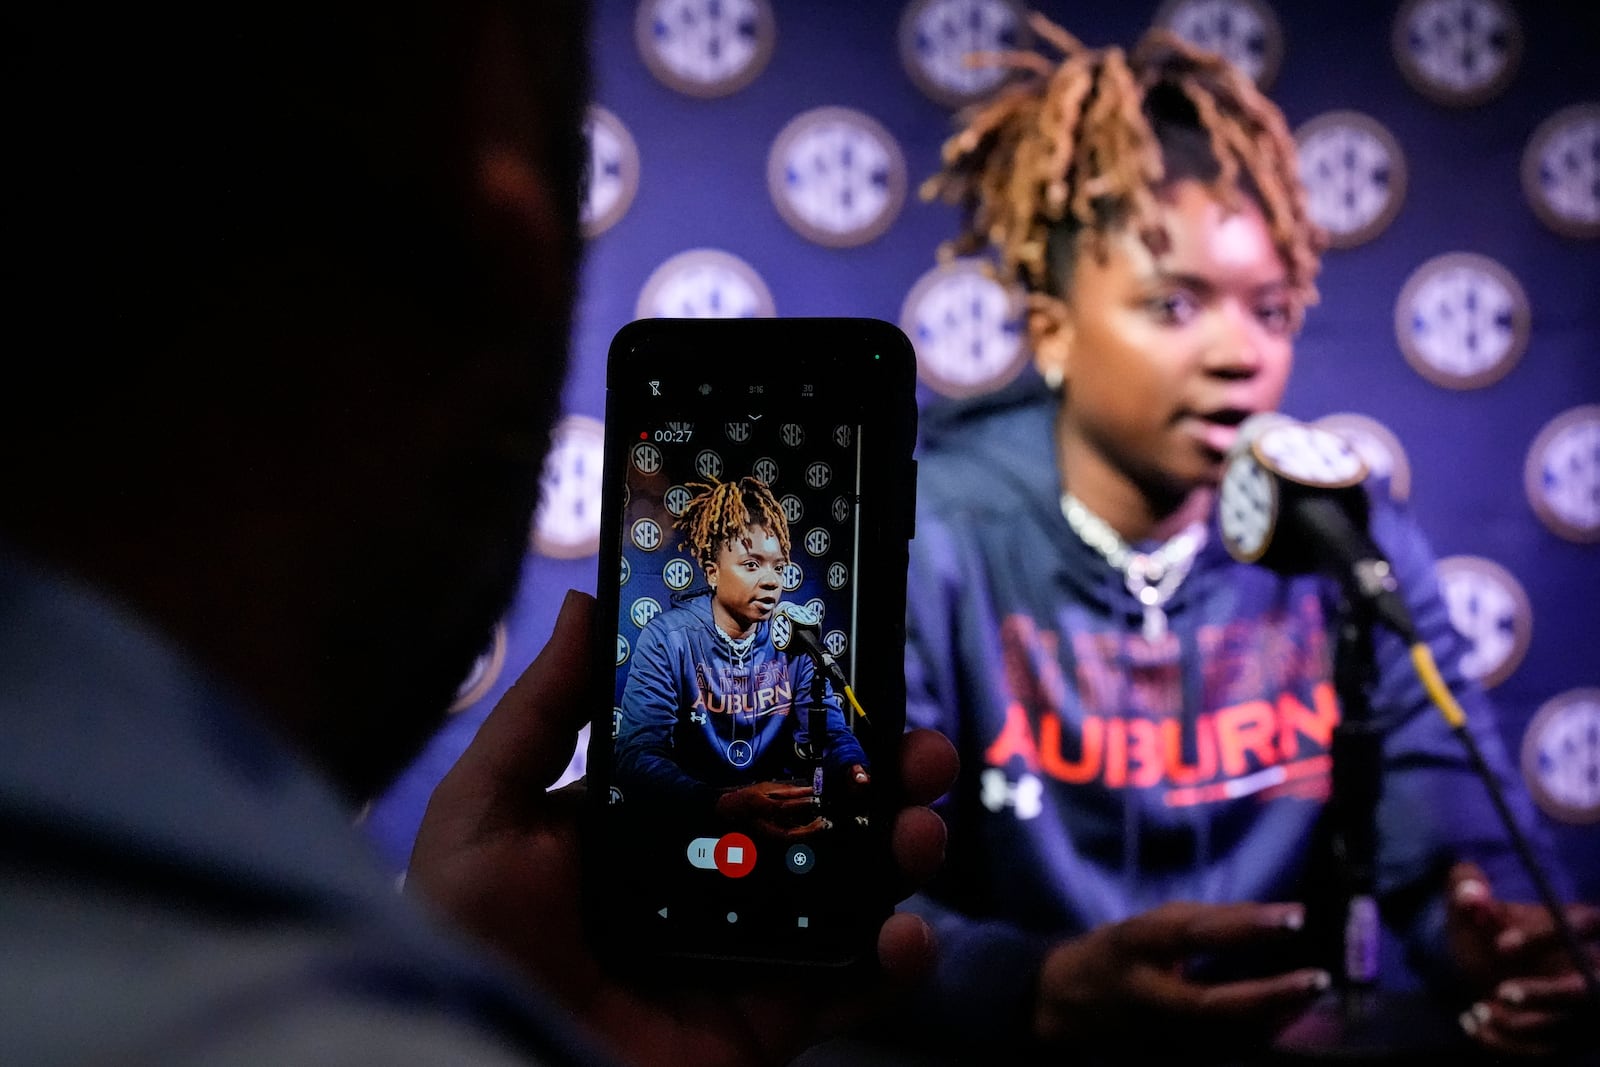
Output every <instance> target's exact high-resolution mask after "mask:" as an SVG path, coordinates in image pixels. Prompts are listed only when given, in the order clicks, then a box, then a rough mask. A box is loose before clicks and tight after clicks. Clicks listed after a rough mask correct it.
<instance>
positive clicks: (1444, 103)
mask: <svg viewBox="0 0 1600 1067" xmlns="http://www.w3.org/2000/svg"><path fill="white" fill-rule="evenodd" d="M1032 8H1033V9H1035V10H1038V11H1040V12H1042V13H1044V14H1045V15H1047V16H1049V17H1050V18H1052V19H1053V20H1054V21H1056V22H1058V23H1059V24H1061V25H1063V26H1064V27H1066V28H1067V29H1069V30H1071V31H1072V32H1073V33H1074V34H1076V35H1077V36H1079V37H1080V38H1081V39H1082V40H1083V41H1084V42H1085V43H1087V44H1089V45H1094V46H1099V45H1107V44H1121V45H1123V46H1129V45H1131V44H1132V43H1133V42H1134V41H1135V40H1136V39H1137V38H1138V36H1139V35H1140V33H1141V32H1142V31H1143V30H1144V29H1145V28H1146V27H1148V26H1149V25H1151V24H1153V23H1156V22H1159V23H1161V24H1164V25H1167V26H1169V27H1171V28H1172V29H1174V30H1175V31H1177V32H1179V33H1180V34H1182V35H1183V36H1185V37H1188V38H1189V39H1191V40H1193V41H1195V42H1196V43H1200V44H1203V45H1205V46H1207V47H1211V48H1215V49H1217V50H1220V51H1222V52H1224V54H1226V55H1228V56H1229V57H1230V58H1232V59H1233V60H1234V61H1235V62H1237V63H1239V65H1240V66H1241V67H1242V68H1244V69H1245V70H1246V71H1247V72H1248V73H1250V74H1251V75H1252V76H1253V77H1255V78H1256V79H1257V81H1258V82H1259V83H1260V84H1262V85H1263V86H1264V87H1265V88H1266V89H1267V90H1268V92H1269V93H1270V95H1271V96H1272V97H1273V98H1274V99H1275V100H1276V101H1277V102H1278V103H1279V105H1280V106H1281V107H1282V108H1283V109H1284V112H1285V114H1286V116H1287V118H1288V120H1289V123H1290V126H1291V129H1292V130H1293V132H1294V134H1295V136H1296V139H1297V141H1298V142H1299V144H1300V148H1301V156H1302V170H1303V174H1304V176H1305V178H1306V180H1307V182H1308V185H1309V187H1310V190H1311V196H1312V210H1313V214H1314V215H1315V217H1316V218H1317V220H1318V221H1319V222H1320V223H1321V224H1322V225H1324V226H1325V227H1326V228H1327V229H1328V230H1329V233H1330V235H1331V237H1332V240H1333V245H1334V246H1333V247H1332V248H1331V249H1330V250H1329V252H1328V253H1327V255H1326V257H1325V260H1324V266H1323V272H1322V275H1321V277H1320V279H1319V288H1320V290H1321V294H1322V301H1321V303H1320V305H1319V306H1317V307H1315V308H1313V309H1312V311H1311V312H1310V315H1309V317H1308V321H1307V324H1306V327H1305V329H1304V331H1303V333H1302V334H1301V336H1300V338H1299V341H1298V345H1297V357H1296V367H1295V372H1294V375H1293V377H1292V379H1291V383H1290V386H1289V392H1288V395H1287V397H1286V399H1285V402H1284V405H1283V407H1284V410H1285V411H1286V412H1288V413H1289V414H1291V415H1293V416H1295V417H1297V418H1301V419H1305V420H1316V421H1325V422H1326V423H1327V424H1329V425H1332V426H1333V427H1334V428H1336V429H1339V430H1340V431H1341V432H1344V433H1346V434H1347V435H1349V437H1350V438H1351V440H1352V441H1353V442H1354V443H1355V444H1356V445H1357V447H1358V448H1359V449H1360V451H1362V453H1363V454H1364V455H1365V456H1366V457H1367V459H1368V462H1369V464H1370V465H1371V466H1372V467H1373V468H1374V469H1375V471H1377V472H1378V473H1380V474H1382V475H1385V476H1386V478H1385V479H1383V482H1382V484H1384V485H1386V487H1387V488H1386V490H1384V491H1388V492H1390V493H1392V494H1394V495H1395V496H1396V497H1397V498H1401V499H1404V500H1406V501H1407V502H1408V504H1409V506H1410V508H1411V509H1412V510H1413V511H1414V513H1415V514H1416V515H1417V517H1418V519H1419V521H1420V522H1421V524H1422V526H1423V528H1424V530H1425V531H1426V533H1427V534H1428V536H1429V537H1430V539H1431V541H1432V543H1433V546H1434V548H1435V550H1436V552H1437V553H1438V555H1439V557H1440V564H1439V577H1440V581H1441V587H1442V589H1443V590H1444V593H1445V596H1446V599H1447V602H1448V604H1449V607H1450V611H1451V617H1452V620H1453V621H1454V622H1455V624H1456V625H1457V627H1458V628H1459V629H1461V630H1462V632H1463V633H1464V634H1466V635H1467V637H1468V638H1469V639H1470V640H1471V642H1472V651H1471V653H1470V655H1469V658H1468V660H1467V666H1468V669H1469V670H1470V671H1471V672H1472V673H1474V674H1475V675H1477V676H1478V677H1479V678H1481V679H1482V680H1483V682H1484V683H1485V684H1486V685H1488V686H1490V687H1491V689H1490V692H1491V696H1492V698H1493V699H1494V701H1495V703H1496V705H1497V706H1498V708H1499V711H1500V715H1501V718H1500V728H1501V731H1502V733H1503V735H1504V738H1505V741H1506V745H1507V747H1508V750H1509V751H1510V752H1511V753H1512V755H1513V758H1515V759H1518V760H1519V766H1520V768H1521V771H1522V775H1523V778H1524V781H1525V782H1526V784H1527V786H1528V788H1529V790H1530V792H1531V793H1532V794H1533V796H1534V797H1535V799H1536V800H1537V802H1538V804H1539V808H1540V810H1541V812H1542V813H1543V817H1544V818H1545V819H1546V821H1547V824H1548V827H1549V829H1550V831H1551V833H1552V835H1553V837H1554V839H1555V840H1556V842H1557V844H1558V847H1559V848H1560V849H1561V851H1562V853H1563V855H1564V856H1565V858H1566V860H1567V861H1568V863H1569V865H1570V867H1571V869H1572V871H1573V873H1574V875H1575V878H1576V881H1577V883H1578V888H1579V890H1580V892H1581V893H1582V895H1583V896H1585V897H1586V898H1587V899H1590V900H1600V847H1596V846H1597V845H1600V652H1597V650H1600V64H1597V63H1596V62H1595V61H1594V57H1595V56H1596V55H1600V7H1597V6H1596V5H1592V4H1590V3H1588V2H1587V0H1570V2H1534V0H1524V2H1515V0H1405V2H1382V0H1350V2H1347V3H1342V4H1310V3H1297V2H1289V0H1278V2H1277V3H1268V2H1266V0H1168V2H1165V3H1154V2H1146V3H1119V4H1106V3H1088V2H1069V0H1051V2H1040V3H1037V4H1035V5H1032ZM593 40H594V49H593V54H594V62H595V82H594V98H593V102H592V107H591V111H590V121H589V132H590V143H591V149H592V151H591V157H592V158H591V163H592V166H591V173H590V179H589V189H588V201H587V204H586V209H585V210H586V223H587V229H588V231H589V234H590V241H589V246H588V250H587V258H586V261H585V266H584V272H583V295H582V300H581V304H580V306H579V309H578V320H577V329H576V334H575V347H574V352H573V359H574V362H573V367H572V371H571V374H570V376H569V379H568V382H567V386H566V389H565V392H564V395H563V403H564V411H565V412H566V418H565V419H564V421H563V422H562V423H561V424H560V426H559V427H558V428H557V431H556V434H555V448H554V451H553V452H552V455H551V458H550V461H549V463H548V465H547V468H546V472H545V480H544V494H545V495H544V503H543V504H542V505H541V509H540V515H539V518H538V525H537V529H536V530H535V532H534V536H533V537H532V539H531V540H530V545H529V553H530V555H529V560H528V566H527V568H526V573H525V576H524V581H523V585H522V588H521V590H520V591H519V593H518V596H517V598H516V600H515V603H514V605H513V607H512V609H511V611H510V612H509V613H508V615H507V616H506V618H505V619H504V620H503V621H502V623H501V624H500V625H499V626H498V627H497V628H496V630H495V633H494V635H493V638H492V640H491V642H490V643H489V647H488V649H487V650H486V652H485V655H484V656H483V658H482V659H481V660H480V661H479V664H478V666H477V668H476V669H475V670H474V672H473V675H472V677H470V678H468V679H466V680H465V681H464V682H463V684H462V689H461V692H460V694H459V696H458V699H457V702H456V707H455V709H454V710H453V713H452V715H451V717H450V719H449V720H448V721H447V723H446V724H445V726H444V727H443V729H442V730H441V731H440V733H439V734H438V735H437V736H436V737H435V738H434V739H433V741H432V742H431V744H430V745H429V747H428V748H427V749H426V750H425V751H424V752H423V754H422V755H421V756H420V758H419V759H418V760H417V762H416V763H415V764H414V765H413V766H412V767H411V768H410V769H409V770H408V771H407V772H406V773H405V774H404V775H403V776H402V777H401V778H400V779H399V780H398V781H397V782H396V783H395V785H394V786H393V787H392V789H391V790H390V791H389V792H388V793H387V794H386V795H385V796H383V797H380V798H377V799H376V800H375V801H374V803H373V804H372V805H371V806H370V808H369V809H368V812H367V814H366V816H365V826H366V827H367V829H368V831H369V832H370V834H371V835H372V837H373V838H374V840H375V841H376V842H377V843H378V845H379V847H380V850H381V851H382V853H383V854H384V855H385V856H386V857H387V858H388V859H389V860H390V861H391V862H392V863H393V865H394V869H395V871H396V872H397V873H398V872H399V871H401V870H403V868H404V866H405V863H406V860H407V857H408V855H409V851H410V844H411V840H412V837H413V836H414V834H415V832H416V828H417V825H418V822H419V821H420V819H421V815H422V811H423V808H424V806H425V804H426V800H427V796H428V794H429V792H430V791H431V790H432V788H433V786H434V784H435V783H436V782H437V781H438V779H439V777H440V776H441V775H442V774H443V773H444V771H445V770H446V769H447V768H448V767H449V765H450V764H451V763H452V762H454V760H455V759H456V757H457V756H458V755H459V754H460V752H461V750H462V749H463V748H464V747H465V745H466V744H467V742H468V741H469V740H470V739H471V737H472V735H473V733H474V731H475V730H476V729H477V726H478V724H479V723H480V722H481V721H482V720H483V717H484V715H486V714H487V712H488V710H489V708H490V707H492V706H493V704H494V701H495V700H496V699H497V698H498V697H499V696H500V695H501V694H502V693H503V692H504V691H505V690H506V688H507V687H509V685H510V684H511V682H512V681H513V680H514V679H515V677H516V675H517V674H518V673H519V672H520V670H521V669H522V667H523V666H524V665H526V664H527V663H529V662H531V660H532V658H533V657H534V655H535V654H536V653H537V651H538V649H539V648H540V646H541V645H542V644H543V642H544V641H545V639H546V638H547V637H548V635H549V633H550V630H551V627H552V625H553V623H554V618H555V613H556V610H557V608H558V607H559V605H560V602H561V598H562V594H563V592H564V591H565V590H566V589H567V588H569V587H572V588H578V589H584V590H589V591H592V590H593V589H594V587H595V580H596V567H597V559H596V555H595V546H596V542H597V540H598V536H599V530H598V518H599V505H598V478H599V470H600V458H599V456H600V433H599V419H600V418H601V417H602V415H603V412H604V402H605V397H604V382H605V373H604V366H605V355H606V349H607V346H608V343H609V341H610V339H611V336H612V334H613V333H615V332H616V330H617V329H618V328H619V327H621V326H622V325H623V324H624V323H626V322H628V321H629V320H631V319H634V318H637V317H643V316H650V315H670V316H699V315H772V314H779V315H791V316H792V315H859V316H870V317H874V318H881V319H887V320H889V321H891V322H896V323H899V324H900V325H901V327H902V328H903V329H904V330H905V331H906V333H907V334H908V335H909V336H910V337H911V338H912V340H913V342H914V343H915V345H916V347H917V351H918V364H919V372H920V376H921V381H920V384H919V386H918V389H919V402H920V403H921V405H922V406H923V408H924V410H927V409H928V408H929V407H931V406H933V405H938V404H942V403H948V402H950V398H953V397H959V396H969V395H974V394H978V393H982V392H984V391H986V390H989V389H993V388H997V387H998V386H1000V385H1002V384H1004V383H1005V382H1006V381H1008V380H1010V379H1011V378H1013V377H1015V376H1016V375H1018V374H1032V373H1033V371H1032V369H1031V367H1029V366H1028V365H1027V364H1028V359H1027V352H1026V351H1025V349H1024V346H1023V344H1022V338H1021V334H1020V331H1019V325H1020V324H1019V321H1018V304H1017V300H1016V296H1015V294H1013V293H1009V292H1007V291H1005V290H1004V289H1002V288H1001V287H999V286H998V285H997V284H995V283H994V282H992V281H990V280H989V279H988V278H986V277H985V276H984V275H983V274H982V273H980V272H979V271H977V270H976V268H975V266H974V265H972V264H966V263H961V262H953V263H949V264H945V265H943V266H938V265H937V260H936V253H937V249H938V247H939V245H940V243H941V242H942V241H944V240H946V239H948V238H949V237H950V236H951V235H952V233H953V232H954V228H955V224H956V217H955V213H954V211H953V209H951V208H949V207H947V206H945V205H942V204H927V203H923V202H922V201H921V200H920V199H919V198H918V197H917V195H916V191H917V186H918V185H919V184H920V183H921V182H922V181H923V180H924V179H926V178H927V177H928V176H929V175H931V174H932V173H933V172H934V171H935V170H936V168H937V164H938V159H939V148H940V145H941V144H942V142H943V141H944V140H945V139H946V138H947V137H948V136H949V135H950V133H951V132H952V129H953V124H952V115H953V114H954V112H955V111H956V110H957V109H958V108H960V107H961V106H963V105H964V104H965V103H968V102H971V101H973V100H975V99H979V98H981V97H982V96H983V95H984V94H986V93H989V92H992V91H993V90H994V89H995V88H996V81H995V79H996V78H997V77H998V75H997V74H996V73H995V72H993V71H992V70H987V69H975V68H970V67H968V66H966V65H964V64H963V63H962V62H961V58H960V57H961V56H962V55H963V54H964V53H966V52H968V51H971V50H973V49H1006V48H1014V47H1018V46H1027V45H1029V44H1030V43H1037V42H1033V41H1032V37H1031V34H1030V31H1029V30H1028V28H1027V25H1026V22H1025V9H1024V8H1023V6H1022V5H1021V4H1020V3H1017V2H1015V0H908V2H901V0H882V2H878V0H874V2H872V3H863V2H860V0H642V2H635V0H597V2H596V7H595V13H594V35H593ZM581 762H582V761H581V758H580V759H577V760H575V761H574V765H573V767H572V768H570V769H569V776H575V775H576V774H578V773H581V769H582V768H581Z"/></svg>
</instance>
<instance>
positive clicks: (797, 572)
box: [778, 560, 806, 593]
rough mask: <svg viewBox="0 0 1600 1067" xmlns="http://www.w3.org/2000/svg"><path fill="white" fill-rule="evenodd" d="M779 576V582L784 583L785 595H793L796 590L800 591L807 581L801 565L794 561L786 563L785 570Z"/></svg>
mask: <svg viewBox="0 0 1600 1067" xmlns="http://www.w3.org/2000/svg"><path fill="white" fill-rule="evenodd" d="M778 576H779V580H780V581H781V582H782V583H783V591H784V592H785V593H792V592H794V591H795V590H796V589H799V588H800V587H801V586H802V585H804V584H805V580H806V572H805V571H804V570H802V569H801V568H800V564H798V563H796V562H795V561H794V560H790V561H789V562H788V563H785V564H784V565H783V570H782V571H780V572H779V575H778Z"/></svg>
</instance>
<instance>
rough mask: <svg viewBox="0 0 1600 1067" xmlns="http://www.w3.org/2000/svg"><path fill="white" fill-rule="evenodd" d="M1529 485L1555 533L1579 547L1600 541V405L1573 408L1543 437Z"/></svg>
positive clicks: (1527, 471)
mask: <svg viewBox="0 0 1600 1067" xmlns="http://www.w3.org/2000/svg"><path fill="white" fill-rule="evenodd" d="M1523 484H1524V486H1525V488H1526V490H1527V493H1528V503H1529V504H1531V505H1532V507H1533V510H1534V513H1535V514H1537V515H1538V516H1539V520H1540V521H1541V522H1543V523H1544V524H1545V526H1547V527H1549V529H1550V531H1551V532H1552V533H1554V534H1556V535H1557V536H1558V537H1564V538H1566V539H1567V540H1568V541H1576V542H1578V543H1579V544H1593V543H1594V542H1596V541H1600V404H1585V405H1583V406H1582V407H1576V408H1572V409H1570V410H1568V411H1566V412H1564V413H1562V414H1560V415H1557V416H1556V417H1555V418H1554V419H1552V420H1551V421H1550V422H1549V423H1548V424H1547V425H1546V426H1545V428H1544V429H1543V430H1541V431H1539V436H1538V437H1536V438H1535V439H1534V442H1533V445H1532V447H1530V448H1529V449H1528V459H1527V462H1526V463H1525V464H1524V466H1523Z"/></svg>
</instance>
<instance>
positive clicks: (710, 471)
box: [694, 448, 722, 478]
mask: <svg viewBox="0 0 1600 1067" xmlns="http://www.w3.org/2000/svg"><path fill="white" fill-rule="evenodd" d="M694 469H695V471H696V472H697V473H698V474H699V475H700V477H702V478H720V477H721V476H722V457H721V456H719V455H717V453H715V452H713V451H711V449H709V448H708V449H706V450H704V451H703V452H701V453H700V454H699V455H698V456H696V457H694Z"/></svg>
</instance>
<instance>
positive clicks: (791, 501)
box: [778, 493, 806, 526]
mask: <svg viewBox="0 0 1600 1067" xmlns="http://www.w3.org/2000/svg"><path fill="white" fill-rule="evenodd" d="M778 506H779V507H780V508H782V509H783V517H784V518H785V519H787V520H788V521H789V525H791V526H793V525H794V524H795V523H797V522H799V521H800V518H801V516H803V515H804V514H805V513H806V506H805V505H804V504H802V503H801V502H800V498H799V497H797V496H795V495H794V494H793V493H785V494H784V495H783V498H782V499H781V500H779V501H778Z"/></svg>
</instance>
